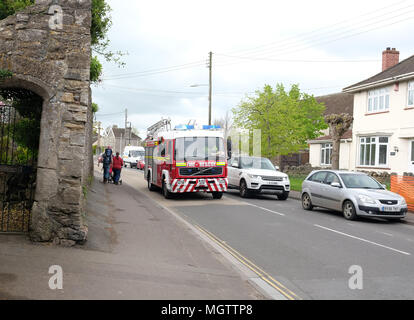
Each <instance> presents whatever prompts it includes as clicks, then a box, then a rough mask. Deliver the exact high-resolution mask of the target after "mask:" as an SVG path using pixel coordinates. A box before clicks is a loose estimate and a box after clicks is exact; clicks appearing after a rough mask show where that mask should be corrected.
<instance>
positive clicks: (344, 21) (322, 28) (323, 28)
mask: <svg viewBox="0 0 414 320" xmlns="http://www.w3.org/2000/svg"><path fill="white" fill-rule="evenodd" d="M407 1H408V0H403V1H400V2H398V3H396V4H392V5H388V6H385V7H383V8H380V9H377V10H375V11H371V12H368V13H364V14H362V15H358V16H356V17H354V18H351V19H346V20H342V21H340V22H337V23H334V24H332V25H328V26H324V27H321V28H318V29H315V30H313V31H310V32H305V33H302V34H299V35H296V36H294V38H295V39H296V38H305V39H306V38H309V36H310V35H311V34H314V33H317V32H318V31H321V30H326V29H329V28H332V27H336V26H339V25H342V24H344V23H349V22H351V21H355V20H358V19H359V18H362V17H365V16H369V15H373V14H376V13H378V12H381V11H383V10H385V9H388V8H390V7H395V6H398V5H400V4H402V3H404V2H407ZM411 6H413V5H409V6H407V7H403V8H399V9H397V10H395V11H391V12H389V11H387V13H385V14H382V15H379V16H374V17H371V18H369V19H364V20H363V21H362V22H366V21H369V20H373V19H378V18H379V17H382V16H385V15H388V14H390V13H394V12H396V11H400V10H403V9H406V8H409V7H411ZM358 23H361V22H358ZM354 26H355V24H354ZM335 30H342V27H341V28H338V27H337V28H334V29H333V30H330V31H329V30H328V31H326V32H323V33H322V35H323V34H329V33H332V32H333V31H335ZM320 35H321V34H320ZM320 35H319V36H320ZM313 37H314V36H312V37H311V38H313ZM286 42H287V43H289V42H292V38H291V37H289V38H286V39H285V40H282V41H280V40H278V41H273V42H271V43H268V44H265V45H260V46H257V47H254V48H250V49H245V50H239V51H232V52H230V53H229V54H233V53H236V52H237V53H241V52H243V53H244V52H248V51H253V52H255V51H259V52H260V51H267V50H269V49H273V48H269V49H260V48H265V47H273V46H275V45H277V46H278V47H277V48H280V45H281V44H284V43H285V44H284V46H285V45H286ZM251 54H252V53H249V55H251ZM253 54H256V53H253Z"/></svg>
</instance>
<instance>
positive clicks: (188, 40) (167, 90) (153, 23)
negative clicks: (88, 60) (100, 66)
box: [92, 0, 414, 136]
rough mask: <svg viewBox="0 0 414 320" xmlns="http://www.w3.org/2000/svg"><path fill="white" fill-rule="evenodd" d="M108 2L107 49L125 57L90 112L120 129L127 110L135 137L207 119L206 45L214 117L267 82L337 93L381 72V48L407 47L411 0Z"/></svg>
mask: <svg viewBox="0 0 414 320" xmlns="http://www.w3.org/2000/svg"><path fill="white" fill-rule="evenodd" d="M107 1H108V3H109V4H110V6H111V7H112V10H113V11H112V19H113V26H112V29H111V30H110V33H109V38H110V40H111V49H112V50H113V51H118V50H120V51H123V52H128V55H127V56H125V57H123V61H124V62H125V63H126V66H125V67H124V68H118V67H117V66H116V65H114V64H111V63H104V74H103V77H102V78H103V79H104V81H103V82H102V83H101V84H100V85H99V86H98V87H95V86H94V87H93V88H92V90H93V100H94V102H96V103H98V105H99V108H100V109H99V112H98V114H97V120H98V121H101V122H102V124H103V126H104V127H107V126H110V125H113V124H116V125H118V126H120V127H124V121H125V120H124V114H123V112H124V110H125V108H127V109H128V120H129V121H131V122H132V126H133V127H136V128H137V129H138V130H139V131H140V135H141V136H144V134H145V129H146V128H147V127H149V126H150V125H151V124H153V123H155V122H157V121H158V120H160V119H161V117H164V118H168V117H170V118H171V119H172V121H173V124H178V123H187V122H188V121H189V120H191V119H195V120H197V122H198V123H199V124H207V122H208V86H206V85H207V84H208V69H207V67H206V66H207V59H208V53H209V52H210V51H212V52H213V119H216V118H220V117H223V116H224V115H225V113H226V111H228V110H231V108H233V107H235V106H237V105H238V103H239V102H240V101H241V100H242V99H243V97H245V96H246V94H251V93H252V92H254V91H255V90H258V89H261V88H263V86H264V85H265V84H270V85H272V86H275V85H276V84H277V83H283V84H284V85H285V86H286V87H290V85H292V84H299V86H300V88H301V90H302V91H304V92H307V93H309V94H313V95H315V96H319V95H325V94H330V93H335V92H340V91H341V90H342V88H344V87H346V86H348V85H350V84H353V83H356V82H358V81H361V80H364V79H365V78H367V77H369V76H372V75H374V74H376V73H378V72H380V71H381V53H382V51H383V50H384V49H385V48H386V47H395V48H397V50H399V51H400V60H402V59H405V58H407V57H409V56H411V55H413V54H414V42H413V30H414V1H412V0H405V1H401V0H394V1H390V0H364V1H361V0H347V1H336V0H335V1H333V0H331V1H324V0H313V1H305V0H290V1H276V0H249V1H246V0H209V1H199V0H175V1H171V0H151V1H142V0H122V1H119V0H107ZM355 61H357V62H355ZM176 66H178V67H176ZM172 67H173V68H172ZM149 70H151V72H148V71H149ZM172 70H173V71H172ZM195 84H198V85H200V86H198V87H191V86H192V85H195ZM114 113H117V114H114Z"/></svg>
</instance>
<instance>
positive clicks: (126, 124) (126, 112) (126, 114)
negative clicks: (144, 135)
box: [125, 108, 128, 133]
mask: <svg viewBox="0 0 414 320" xmlns="http://www.w3.org/2000/svg"><path fill="white" fill-rule="evenodd" d="M127 127H128V109H127V108H125V133H126V129H127Z"/></svg>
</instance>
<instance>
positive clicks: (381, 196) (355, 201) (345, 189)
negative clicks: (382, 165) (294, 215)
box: [302, 170, 408, 220]
mask: <svg viewBox="0 0 414 320" xmlns="http://www.w3.org/2000/svg"><path fill="white" fill-rule="evenodd" d="M302 206H303V208H304V209H305V210H312V209H313V207H321V208H327V209H332V210H337V211H341V212H342V213H343V215H344V217H345V219H348V220H354V219H356V218H357V217H358V216H364V217H381V218H387V219H389V220H397V219H402V218H404V217H405V216H406V213H407V211H408V209H407V203H406V201H405V199H404V198H403V197H401V196H400V195H398V194H396V193H393V192H390V191H387V190H386V187H385V186H384V185H381V184H380V183H379V182H378V181H377V180H375V179H374V178H372V177H370V176H368V175H366V174H364V173H359V172H348V171H333V170H318V171H313V172H311V173H310V174H309V176H308V177H307V178H306V180H305V181H303V183H302Z"/></svg>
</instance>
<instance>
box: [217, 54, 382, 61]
mask: <svg viewBox="0 0 414 320" xmlns="http://www.w3.org/2000/svg"><path fill="white" fill-rule="evenodd" d="M216 55H219V56H224V57H229V58H236V59H247V60H263V61H275V62H306V63H308V62H309V63H342V62H343V63H359V62H379V61H381V60H373V59H371V60H289V59H272V58H260V57H249V56H234V55H228V54H223V53H216Z"/></svg>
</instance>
